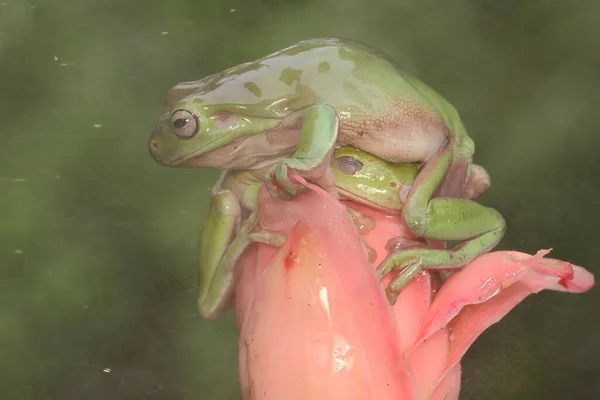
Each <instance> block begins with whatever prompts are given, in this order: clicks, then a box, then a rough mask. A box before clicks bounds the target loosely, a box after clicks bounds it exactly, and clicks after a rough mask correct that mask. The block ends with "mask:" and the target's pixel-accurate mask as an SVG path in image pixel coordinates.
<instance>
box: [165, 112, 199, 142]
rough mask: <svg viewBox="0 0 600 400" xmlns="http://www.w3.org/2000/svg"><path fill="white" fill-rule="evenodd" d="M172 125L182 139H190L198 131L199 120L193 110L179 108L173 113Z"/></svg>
mask: <svg viewBox="0 0 600 400" xmlns="http://www.w3.org/2000/svg"><path fill="white" fill-rule="evenodd" d="M171 126H172V127H173V132H175V134H176V135H177V136H178V137H179V138H180V139H190V138H192V137H194V135H195V134H196V133H198V127H199V124H198V120H197V119H196V117H194V114H192V113H191V112H189V111H186V110H177V111H175V112H174V113H173V114H171Z"/></svg>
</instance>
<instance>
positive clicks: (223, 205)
mask: <svg viewBox="0 0 600 400" xmlns="http://www.w3.org/2000/svg"><path fill="white" fill-rule="evenodd" d="M246 192H249V193H250V196H247V195H246V193H244V204H245V205H251V204H252V201H253V200H252V198H253V197H254V194H255V193H256V188H254V187H250V188H249V189H247V191H246ZM254 209H255V208H253V207H251V211H252V213H251V214H250V215H249V217H248V218H247V219H246V220H245V221H244V222H243V223H242V224H241V226H239V224H240V220H241V206H240V203H239V201H238V199H237V198H236V196H235V195H234V194H233V192H231V191H229V190H222V191H220V192H219V193H217V194H215V195H214V196H213V200H212V202H211V206H210V210H209V214H208V217H207V218H206V221H205V223H204V226H203V228H202V233H201V235H200V256H199V263H198V272H199V273H198V281H199V282H198V284H199V285H198V286H199V295H198V310H199V312H200V314H201V315H202V316H203V317H204V318H207V319H215V318H218V317H219V316H220V315H221V314H222V312H223V311H224V309H225V308H226V307H227V306H228V304H229V301H230V299H231V297H232V294H233V290H234V287H235V282H236V278H237V276H238V274H237V271H236V264H237V260H238V259H239V258H240V257H241V255H242V254H243V252H244V251H245V250H246V248H248V246H249V245H250V244H252V243H266V244H269V245H272V246H282V245H283V243H284V242H285V234H283V233H280V232H265V231H262V232H252V230H253V229H254V228H255V226H256V222H257V215H256V212H255V211H254ZM238 226H239V229H238Z"/></svg>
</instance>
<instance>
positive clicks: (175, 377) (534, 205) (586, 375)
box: [0, 0, 600, 400]
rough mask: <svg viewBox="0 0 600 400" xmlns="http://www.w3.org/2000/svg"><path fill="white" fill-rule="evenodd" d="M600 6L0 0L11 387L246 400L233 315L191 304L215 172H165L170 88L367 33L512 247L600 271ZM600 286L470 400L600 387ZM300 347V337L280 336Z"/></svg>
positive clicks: (508, 1) (560, 297)
mask: <svg viewBox="0 0 600 400" xmlns="http://www.w3.org/2000/svg"><path fill="white" fill-rule="evenodd" d="M599 13H600V3H598V2H596V1H593V0H580V1H568V0H562V1H560V0H553V1H547V0H530V1H521V0H505V1H494V0H454V1H432V0H420V1H416V0H381V1H368V0H323V1H318V0H312V1H310V0H308V1H307V0H288V1H283V0H279V1H278V0H262V1H250V0H245V1H244V0H230V1H227V2H225V1H212V0H206V1H202V0H170V1H164V0H161V1H158V0H147V1H140V0H136V1H134V0H132V1H125V0H120V1H116V0H87V1H82V0H53V1H35V0H2V2H1V3H0V121H1V122H0V135H1V142H0V397H1V398H6V399H83V398H87V399H141V398H146V399H148V398H152V399H182V400H183V399H232V400H233V399H240V395H239V388H238V383H237V332H236V329H235V325H234V320H233V315H232V313H229V314H228V315H227V317H225V318H224V319H222V320H220V321H217V322H205V321H202V320H201V319H200V318H199V317H198V316H197V314H196V312H195V308H194V307H195V297H196V294H195V290H196V288H195V282H196V272H195V257H196V247H195V246H196V241H197V238H198V231H199V227H200V224H201V222H202V219H203V217H204V214H205V212H206V207H207V202H208V194H209V188H210V186H211V185H212V184H213V182H214V180H215V178H216V172H215V171H208V170H193V171H191V170H171V169H167V168H163V167H160V166H158V165H156V164H154V163H153V161H152V160H151V159H150V157H149V156H148V154H147V150H146V141H147V138H148V135H149V132H150V130H151V128H152V126H153V125H154V123H155V120H156V117H157V116H158V114H159V112H160V111H161V110H162V104H163V99H164V96H165V94H166V91H167V90H168V89H169V88H170V86H172V85H173V84H175V83H177V82H179V81H183V80H191V79H197V78H199V77H202V76H204V75H207V74H210V73H213V72H216V71H219V70H221V69H224V68H226V67H229V66H231V65H234V64H238V63H241V62H244V61H248V60H250V59H254V58H257V57H260V56H262V55H264V54H267V53H270V52H272V51H275V50H278V49H280V48H283V47H285V46H288V45H291V44H293V43H295V42H296V41H298V40H302V39H307V38H312V37H319V36H341V37H351V38H355V39H359V40H362V41H365V42H367V43H369V44H371V45H374V46H376V47H379V48H381V49H382V50H384V51H385V52H387V53H388V54H389V55H391V56H392V57H393V58H394V59H395V60H397V61H398V62H399V63H400V64H401V65H403V66H404V67H405V68H406V69H407V70H409V71H411V72H413V73H414V74H416V75H417V76H419V77H420V78H421V79H423V80H424V81H425V82H427V83H429V84H430V85H431V86H433V87H434V88H436V89H437V90H438V91H440V92H441V93H443V94H444V95H445V96H446V97H448V98H449V100H450V101H451V102H452V103H453V104H454V105H455V106H456V107H457V108H458V109H459V111H460V113H461V114H462V116H463V119H464V121H465V124H466V125H467V128H468V129H469V131H470V132H471V135H472V136H473V138H474V139H475V141H476V143H477V146H478V147H477V149H478V150H477V153H476V162H478V163H480V164H482V165H484V166H485V167H486V168H487V169H488V171H489V172H490V174H491V176H492V181H493V185H492V189H491V190H490V191H489V193H487V194H486V195H485V196H483V198H482V201H483V202H484V203H486V204H488V205H490V206H493V207H496V208H497V209H499V210H500V211H501V212H502V213H503V214H504V215H505V217H506V219H507V222H508V225H509V231H508V234H507V237H506V238H505V240H504V241H503V243H502V245H501V247H502V248H515V249H521V250H524V251H528V252H534V251H535V250H537V249H539V248H544V247H554V249H555V250H554V252H553V256H554V257H557V258H563V259H568V260H570V261H572V262H574V263H577V264H580V265H583V266H585V267H587V268H588V269H590V270H592V271H595V272H599V271H600V269H599V266H598V240H599V239H600V235H599V234H598V231H597V229H598V227H597V223H598V222H599V221H600V218H599V213H598V211H597V209H595V208H594V207H596V206H597V204H598V203H599V201H598V198H599V197H598V196H599V195H600V179H599V178H598V175H597V174H598V172H599V168H598V162H597V161H596V160H597V159H598V151H599V150H600V140H599V139H598V131H599V129H598V128H599V126H600V124H599V123H598V105H599V104H600V91H599V90H598V87H600V75H599V74H598V68H599V67H600V51H599V50H598V43H597V42H598V38H600V24H598V18H597V16H598V15H599ZM598 293H599V290H598V289H596V290H593V291H592V292H590V293H587V294H585V295H577V296H576V295H566V294H559V293H550V292H545V293H542V294H541V295H538V296H535V297H531V298H529V299H527V300H526V302H525V303H524V304H522V305H521V306H519V307H518V308H517V309H516V310H515V311H514V312H513V313H511V314H510V315H509V316H508V317H507V318H506V319H505V320H503V321H502V322H501V323H499V324H498V325H496V326H494V327H493V328H492V329H491V330H489V331H488V332H486V333H485V334H484V336H483V337H482V338H481V339H480V340H478V341H477V342H476V344H475V346H474V347H473V348H472V349H471V350H470V351H469V353H468V354H467V356H466V358H465V361H464V374H463V382H464V383H463V385H464V389H463V396H462V398H463V399H531V398H536V397H539V398H545V399H565V398H579V399H594V398H600V380H599V378H598V376H600V362H599V358H600V342H599V341H598V337H599V336H600V322H599V321H600V318H598V315H599V314H598V313H599V306H600V304H599V300H600V296H599V294H598ZM282 339H285V338H282Z"/></svg>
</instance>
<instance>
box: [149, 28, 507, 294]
mask: <svg viewBox="0 0 600 400" xmlns="http://www.w3.org/2000/svg"><path fill="white" fill-rule="evenodd" d="M340 146H353V147H355V148H358V149H361V150H363V151H366V152H368V153H371V154H373V155H374V156H376V157H378V158H380V159H382V160H384V161H386V162H389V163H394V164H406V163H419V164H422V167H421V168H420V169H419V171H418V175H417V176H416V178H415V181H414V183H413V185H412V186H411V188H410V190H409V191H408V193H407V194H406V201H405V202H404V206H403V208H402V219H403V222H404V224H405V226H406V228H407V229H408V230H409V231H410V233H411V234H413V235H414V236H416V237H424V236H428V237H432V238H435V237H438V236H444V234H445V233H446V231H447V230H448V229H449V225H452V223H455V222H458V221H459V220H460V221H461V222H462V220H463V219H468V220H471V219H474V218H477V216H474V215H470V214H469V215H467V214H465V213H464V207H467V208H468V207H470V206H468V204H471V203H470V202H467V200H464V199H465V198H472V197H475V196H476V195H477V194H479V193H481V192H482V191H484V190H485V189H487V187H488V186H489V178H488V177H487V174H486V173H485V170H483V168H481V167H479V166H476V165H474V164H472V156H473V153H474V150H475V146H474V143H473V140H472V139H471V138H470V137H469V136H468V134H467V132H466V130H465V128H464V126H463V124H462V122H461V119H460V117H459V116H458V113H457V111H456V110H455V108H454V107H453V106H452V105H451V104H450V103H449V102H448V101H447V100H446V99H445V98H444V97H442V96H441V95H439V94H438V93H437V92H435V91H434V90H433V89H431V88H430V87H428V86H427V85H425V84H424V83H422V82H420V81H419V80H417V79H416V78H414V77H412V76H410V75H409V74H407V73H405V72H404V71H402V70H401V69H400V68H399V67H397V66H395V65H394V63H393V62H392V61H391V60H389V59H388V58H387V57H386V56H385V55H383V54H382V53H380V52H378V51H377V50H375V49H373V48H371V47H369V46H366V45H364V44H361V43H358V42H355V41H352V40H346V39H334V38H324V39H313V40H307V41H302V42H299V43H297V44H296V45H293V46H291V47H288V48H286V49H283V50H280V51H278V52H275V53H273V54H270V55H267V56H265V57H263V58H260V59H258V60H255V61H251V62H247V63H244V64H241V65H238V66H235V67H232V68H229V69H227V70H225V71H223V72H220V73H217V74H214V75H210V76H208V77H206V78H203V79H200V80H198V81H193V82H183V83H180V84H178V85H176V86H175V87H174V88H172V89H171V91H170V92H169V94H168V96H167V101H166V110H165V112H164V113H163V115H162V116H161V117H160V118H159V121H158V123H157V125H156V127H155V129H154V131H153V132H152V134H151V137H150V141H149V148H150V152H151V154H152V156H153V158H154V159H155V160H156V161H157V162H159V163H161V164H163V165H165V166H173V167H209V168H210V167H212V168H222V169H232V170H248V171H252V170H255V171H263V170H264V169H265V168H267V171H268V172H266V178H265V182H266V184H267V187H268V188H269V191H270V192H271V194H272V195H274V196H276V197H278V198H282V199H292V198H293V196H295V195H296V194H297V192H298V190H299V188H300V186H299V185H297V184H295V183H293V182H292V181H291V180H290V178H289V174H290V173H296V174H298V175H300V176H303V177H304V178H306V179H307V180H309V181H311V182H314V183H316V184H318V185H320V186H321V187H323V188H324V189H326V190H328V191H330V192H331V193H332V194H334V195H337V194H338V191H337V189H336V185H335V180H334V175H333V170H332V168H331V157H332V153H333V151H334V149H335V148H336V147H340ZM473 174H475V175H477V176H478V177H479V178H478V179H477V181H478V182H479V184H478V185H472V186H471V187H474V188H476V190H475V191H474V192H471V193H469V192H468V190H469V189H467V188H468V186H469V185H468V182H470V181H473V178H472V177H471V175H473ZM434 196H435V197H443V198H450V197H452V198H455V199H454V200H452V201H451V200H448V201H447V202H443V203H440V202H433V203H432V201H431V200H432V198H433V197H434ZM459 198H463V200H459ZM463 202H464V203H463ZM478 210H479V209H470V208H469V212H474V213H476V212H478ZM443 213H448V214H449V215H451V216H452V222H449V221H445V222H444V221H440V219H436V218H432V215H437V216H439V215H442V214H443ZM487 215H488V214H485V216H486V218H483V220H482V222H481V224H482V225H486V226H485V228H482V229H481V230H482V233H485V232H490V231H494V232H497V235H499V236H500V237H501V236H502V232H504V230H501V231H496V230H495V227H496V226H498V224H501V225H504V221H503V219H502V218H501V217H500V216H499V214H497V213H496V214H494V215H495V219H494V220H493V221H490V220H489V219H488V218H487ZM440 224H441V225H440ZM468 234H471V232H469V233H468ZM468 234H467V233H466V232H465V233H464V235H467V236H468ZM494 241H495V242H497V240H496V239H495V240H494ZM439 261H440V260H431V259H429V258H427V257H426V256H425V255H421V254H420V253H418V252H417V251H416V250H414V249H405V250H404V251H398V252H396V253H395V254H394V257H390V258H389V259H388V260H387V261H386V268H393V267H399V268H404V267H405V266H406V265H411V266H413V267H414V266H416V265H418V266H419V267H418V268H421V267H428V266H429V265H439V264H440V262H439ZM444 262H447V263H446V266H447V267H459V266H462V265H464V264H465V261H464V260H463V259H452V260H450V259H448V260H445V261H444ZM414 268H417V267H414ZM417 272H418V271H417ZM408 275H410V274H405V273H404V272H403V273H402V274H400V276H399V277H398V278H397V280H396V281H395V282H394V283H395V284H397V285H396V286H394V285H393V286H394V287H398V288H400V287H401V286H403V284H405V283H406V281H407V279H408ZM413 275H414V274H413Z"/></svg>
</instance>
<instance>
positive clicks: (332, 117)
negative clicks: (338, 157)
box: [266, 104, 338, 200]
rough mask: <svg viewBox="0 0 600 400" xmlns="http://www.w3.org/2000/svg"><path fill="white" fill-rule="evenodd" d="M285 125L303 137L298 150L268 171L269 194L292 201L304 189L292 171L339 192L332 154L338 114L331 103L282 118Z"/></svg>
mask: <svg viewBox="0 0 600 400" xmlns="http://www.w3.org/2000/svg"><path fill="white" fill-rule="evenodd" d="M282 124H283V128H292V129H293V128H297V127H298V125H300V137H299V141H298V147H297V149H296V152H295V153H294V154H292V156H291V157H290V158H286V159H283V160H281V161H280V162H279V163H278V164H277V165H276V166H275V168H274V169H273V170H271V172H270V173H269V176H268V177H267V180H266V185H267V189H268V190H269V193H270V194H271V195H272V196H273V197H275V198H278V199H281V200H291V199H293V198H294V196H296V194H298V192H299V191H302V190H304V186H303V185H301V184H299V183H294V182H292V180H291V179H290V175H291V174H298V175H300V176H302V177H303V178H305V179H307V180H309V181H312V182H314V183H316V184H317V185H319V186H320V187H322V188H323V189H325V190H327V191H328V192H330V193H332V194H334V195H336V197H337V190H336V188H335V182H334V177H333V171H332V170H331V165H330V164H331V154H332V152H333V150H334V147H335V143H336V140H337V135H338V116H337V113H336V111H335V109H334V108H333V107H331V106H329V105H325V104H317V105H313V106H310V107H308V108H306V109H304V110H301V111H298V112H296V113H294V114H291V115H290V116H288V117H286V118H285V119H284V120H283V123H282Z"/></svg>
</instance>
